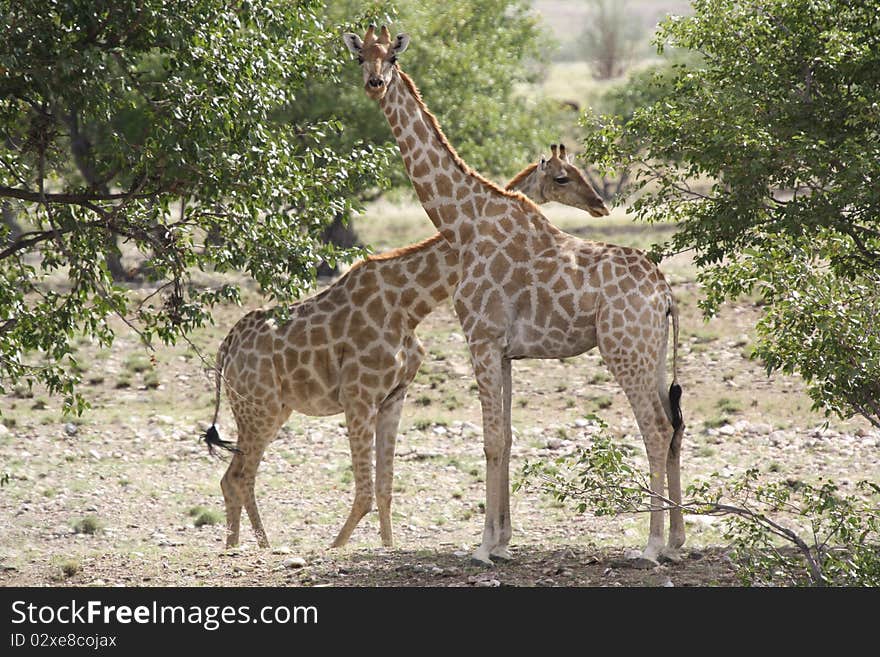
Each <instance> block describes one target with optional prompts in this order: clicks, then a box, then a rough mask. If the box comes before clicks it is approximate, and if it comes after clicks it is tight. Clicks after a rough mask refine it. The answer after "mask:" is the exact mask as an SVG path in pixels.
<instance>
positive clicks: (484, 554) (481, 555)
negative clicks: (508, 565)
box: [471, 547, 495, 568]
mask: <svg viewBox="0 0 880 657" xmlns="http://www.w3.org/2000/svg"><path fill="white" fill-rule="evenodd" d="M471 565H473V566H480V567H482V568H491V567H492V566H494V565H495V564H493V563H492V556H491V555H490V554H489V551H488V550H486V549H485V548H483V547H480V548H478V549H477V551H476V552H474V554H473V555H472V556H471Z"/></svg>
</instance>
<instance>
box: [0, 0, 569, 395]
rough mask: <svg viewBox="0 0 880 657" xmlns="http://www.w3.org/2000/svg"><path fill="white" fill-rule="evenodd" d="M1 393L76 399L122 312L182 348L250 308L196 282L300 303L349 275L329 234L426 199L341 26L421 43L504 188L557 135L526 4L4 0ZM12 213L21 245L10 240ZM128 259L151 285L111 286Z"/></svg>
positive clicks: (470, 154)
mask: <svg viewBox="0 0 880 657" xmlns="http://www.w3.org/2000/svg"><path fill="white" fill-rule="evenodd" d="M0 14H2V17H3V24H4V26H5V27H6V30H5V34H4V40H3V43H2V45H0V205H2V207H3V217H4V224H0V393H2V392H4V391H5V390H6V389H7V388H8V387H9V386H10V385H15V384H16V383H18V382H20V381H27V382H28V383H29V384H30V383H33V382H41V383H43V384H46V385H47V386H48V388H49V390H50V391H51V392H63V393H64V395H65V399H66V405H67V408H74V409H75V410H82V408H83V405H84V400H83V399H81V398H79V397H77V396H76V395H75V384H76V382H77V375H76V369H77V368H76V363H75V360H74V353H73V351H72V349H71V346H70V342H71V339H72V338H73V337H74V336H76V335H80V334H84V335H86V336H89V337H91V338H92V339H94V340H96V341H98V342H99V343H101V344H103V345H107V344H109V343H111V342H112V340H113V338H114V332H113V330H112V328H111V326H110V324H109V323H108V318H109V317H110V316H111V315H113V314H116V315H119V316H120V317H122V318H124V319H125V321H126V322H127V323H128V324H129V325H130V326H131V327H132V329H133V330H136V331H138V332H139V334H140V335H141V336H142V338H143V340H144V341H145V342H147V343H150V344H152V343H155V342H157V341H159V342H165V343H173V342H175V341H176V340H178V339H180V338H181V337H182V336H186V334H187V333H188V332H190V331H191V330H192V329H194V328H195V327H198V326H200V325H202V324H204V323H205V322H207V321H210V310H211V307H212V306H213V305H214V304H216V303H218V302H224V301H236V300H237V299H238V288H237V286H235V285H233V284H226V285H218V286H217V287H210V288H205V287H203V286H199V285H197V284H196V283H195V281H194V280H193V273H194V272H198V271H199V270H206V271H217V272H228V271H243V272H245V273H246V274H247V275H249V276H250V277H252V278H253V279H255V280H256V281H257V282H258V284H259V285H260V288H261V291H262V292H263V293H264V294H265V295H267V296H268V297H270V298H274V299H276V300H278V301H281V302H284V301H287V300H291V299H293V298H295V297H297V296H298V295H299V294H301V292H302V291H303V290H305V289H307V288H308V287H310V286H311V285H312V283H313V281H314V276H315V267H316V265H317V264H318V263H319V262H320V261H321V260H325V261H328V262H330V263H331V264H332V263H333V262H335V261H336V260H339V259H348V258H351V257H352V256H353V254H354V253H356V252H357V251H354V250H341V249H338V248H336V247H333V246H332V245H326V244H323V243H322V242H321V240H320V239H319V238H320V236H321V234H322V232H323V230H324V229H325V228H326V226H327V225H328V224H330V223H331V221H333V220H334V219H335V220H339V219H341V220H343V221H345V220H347V218H348V217H349V216H350V215H351V214H352V212H353V210H355V209H357V208H358V207H359V204H360V203H361V202H362V201H363V200H364V199H367V198H370V197H371V196H375V195H376V194H377V193H378V192H379V191H380V190H381V189H382V188H383V187H384V186H387V184H388V181H389V176H390V178H391V179H392V180H393V181H394V182H395V183H397V184H400V185H408V184H409V182H408V180H407V179H406V178H405V176H404V174H403V169H402V166H401V165H400V161H399V157H396V155H397V150H396V147H395V146H394V144H393V140H392V138H391V133H390V130H389V129H388V126H387V123H386V121H385V120H384V118H383V116H382V114H381V112H379V111H377V109H376V107H375V106H374V104H372V103H370V102H369V101H368V99H367V98H366V97H365V96H364V94H363V91H362V82H361V80H360V72H359V69H358V67H357V66H356V64H354V63H353V62H352V61H351V57H350V55H349V54H348V52H347V51H346V50H345V48H344V46H343V43H342V40H341V34H342V32H343V31H360V30H363V29H364V27H365V26H366V24H367V23H368V22H369V21H371V20H372V21H375V22H386V23H388V24H389V25H391V26H392V28H393V29H394V28H399V30H400V31H407V32H409V33H410V34H411V35H412V36H413V46H412V47H411V48H410V50H409V52H407V56H406V62H405V64H404V66H405V68H406V70H408V71H409V72H411V73H412V74H413V75H414V77H415V78H416V79H417V80H418V82H419V85H420V86H421V88H422V90H423V92H424V94H425V96H426V98H427V99H428V101H429V103H430V105H431V107H432V109H433V110H434V111H435V112H436V113H437V114H438V116H439V118H440V119H441V121H442V122H443V125H444V129H445V130H446V132H447V134H448V135H449V136H450V138H451V139H452V140H453V142H454V143H455V144H456V146H457V147H458V148H459V150H460V152H461V154H462V155H463V156H464V157H465V158H467V160H468V161H469V163H471V164H472V165H474V166H476V167H478V168H479V169H480V170H482V171H485V172H486V173H487V174H488V175H506V174H508V173H510V172H511V171H512V170H513V169H516V168H518V167H520V166H522V165H523V164H524V163H525V162H527V161H529V160H530V159H531V158H532V157H533V156H534V154H535V153H536V152H538V151H539V150H542V149H543V147H544V145H545V144H546V143H547V142H548V141H552V140H553V139H554V136H555V135H554V133H555V131H554V130H553V125H552V121H549V120H548V116H549V115H548V114H547V113H544V114H542V113H541V111H540V110H541V108H543V107H544V105H542V104H541V103H538V102H535V101H533V100H531V99H528V98H527V97H525V96H524V95H522V94H521V93H518V84H519V83H521V82H523V81H526V80H528V79H530V76H532V75H534V74H535V72H536V70H537V69H535V68H534V66H533V65H532V64H530V63H529V62H531V61H532V59H533V58H538V57H539V56H540V55H542V54H543V52H545V51H546V50H547V49H549V47H550V44H549V43H547V42H546V40H545V39H544V37H543V35H542V34H540V33H539V32H538V26H537V23H536V19H535V18H534V17H533V16H532V15H531V14H530V12H529V9H528V3H527V2H525V0H476V1H474V2H465V1H464V0H450V2H448V3H446V4H445V5H444V11H442V12H438V11H436V10H435V9H433V8H426V7H424V6H423V5H422V3H420V2H416V0H400V2H398V3H389V2H384V1H383V2H377V3H375V4H373V5H367V6H364V3H355V2H353V1H345V2H339V3H336V2H333V3H323V2H317V1H315V0H296V1H291V0H244V1H242V2H234V3H228V2H221V1H220V0H194V1H192V2H184V3H167V2H163V1H162V0H137V1H135V0H113V1H112V2H110V1H106V2H100V1H99V2H96V1H95V0H67V1H65V2H58V1H49V2H47V1H46V0H0ZM11 215H16V216H17V217H18V223H19V224H21V226H20V227H19V228H20V229H21V230H20V231H19V230H16V231H14V232H13V231H10V230H9V225H8V224H9V221H8V217H9V216H11ZM120 244H121V245H122V247H123V248H124V250H125V254H126V260H128V261H129V265H128V266H132V265H131V260H132V258H134V260H135V265H134V267H135V268H136V269H137V274H138V276H139V277H140V278H142V279H144V280H145V281H146V283H147V286H146V287H145V288H144V290H143V291H142V292H133V291H132V290H130V289H127V288H126V287H124V286H122V285H121V284H120V283H118V276H117V277H116V280H114V276H112V275H111V274H113V273H115V272H111V266H110V263H112V262H114V261H115V262H116V263H121V262H122V260H121V257H120V255H121V254H120Z"/></svg>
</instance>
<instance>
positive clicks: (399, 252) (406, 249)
mask: <svg viewBox="0 0 880 657" xmlns="http://www.w3.org/2000/svg"><path fill="white" fill-rule="evenodd" d="M442 241H443V235H442V234H441V233H434V234H433V235H431V237H428V238H426V239H423V240H422V241H421V242H416V243H415V244H408V245H406V246H401V247H400V248H397V249H391V250H390V251H385V252H384V253H374V254H373V255H369V256H367V257H366V258H365V259H364V260H362V261H361V262H374V261H376V260H393V259H394V258H400V257H401V256H405V255H409V254H410V253H416V252H417V251H421V250H422V249H427V248H430V247H432V246H434V245H435V244H436V243H437V242H442ZM358 264H361V263H358ZM355 266H357V265H355ZM352 269H354V267H352Z"/></svg>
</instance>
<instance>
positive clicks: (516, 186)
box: [504, 164, 547, 203]
mask: <svg viewBox="0 0 880 657" xmlns="http://www.w3.org/2000/svg"><path fill="white" fill-rule="evenodd" d="M504 189H507V190H509V191H512V192H522V193H523V194H525V195H526V196H528V197H529V198H530V199H532V200H533V201H534V202H535V203H545V202H546V201H547V199H545V198H544V192H543V190H542V189H541V176H540V175H539V174H538V165H537V164H530V165H529V166H527V167H526V168H525V169H523V170H522V171H520V172H519V173H518V174H517V175H516V176H515V177H514V178H513V179H511V181H510V182H509V183H507V186H506V187H505V188H504Z"/></svg>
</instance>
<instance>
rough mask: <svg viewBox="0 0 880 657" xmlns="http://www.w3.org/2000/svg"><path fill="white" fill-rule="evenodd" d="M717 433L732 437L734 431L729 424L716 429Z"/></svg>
mask: <svg viewBox="0 0 880 657" xmlns="http://www.w3.org/2000/svg"><path fill="white" fill-rule="evenodd" d="M718 433H720V434H721V435H722V436H732V435H733V434H735V433H736V429H734V428H733V427H732V426H731V425H729V424H725V425H724V426H723V427H719V428H718Z"/></svg>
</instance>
